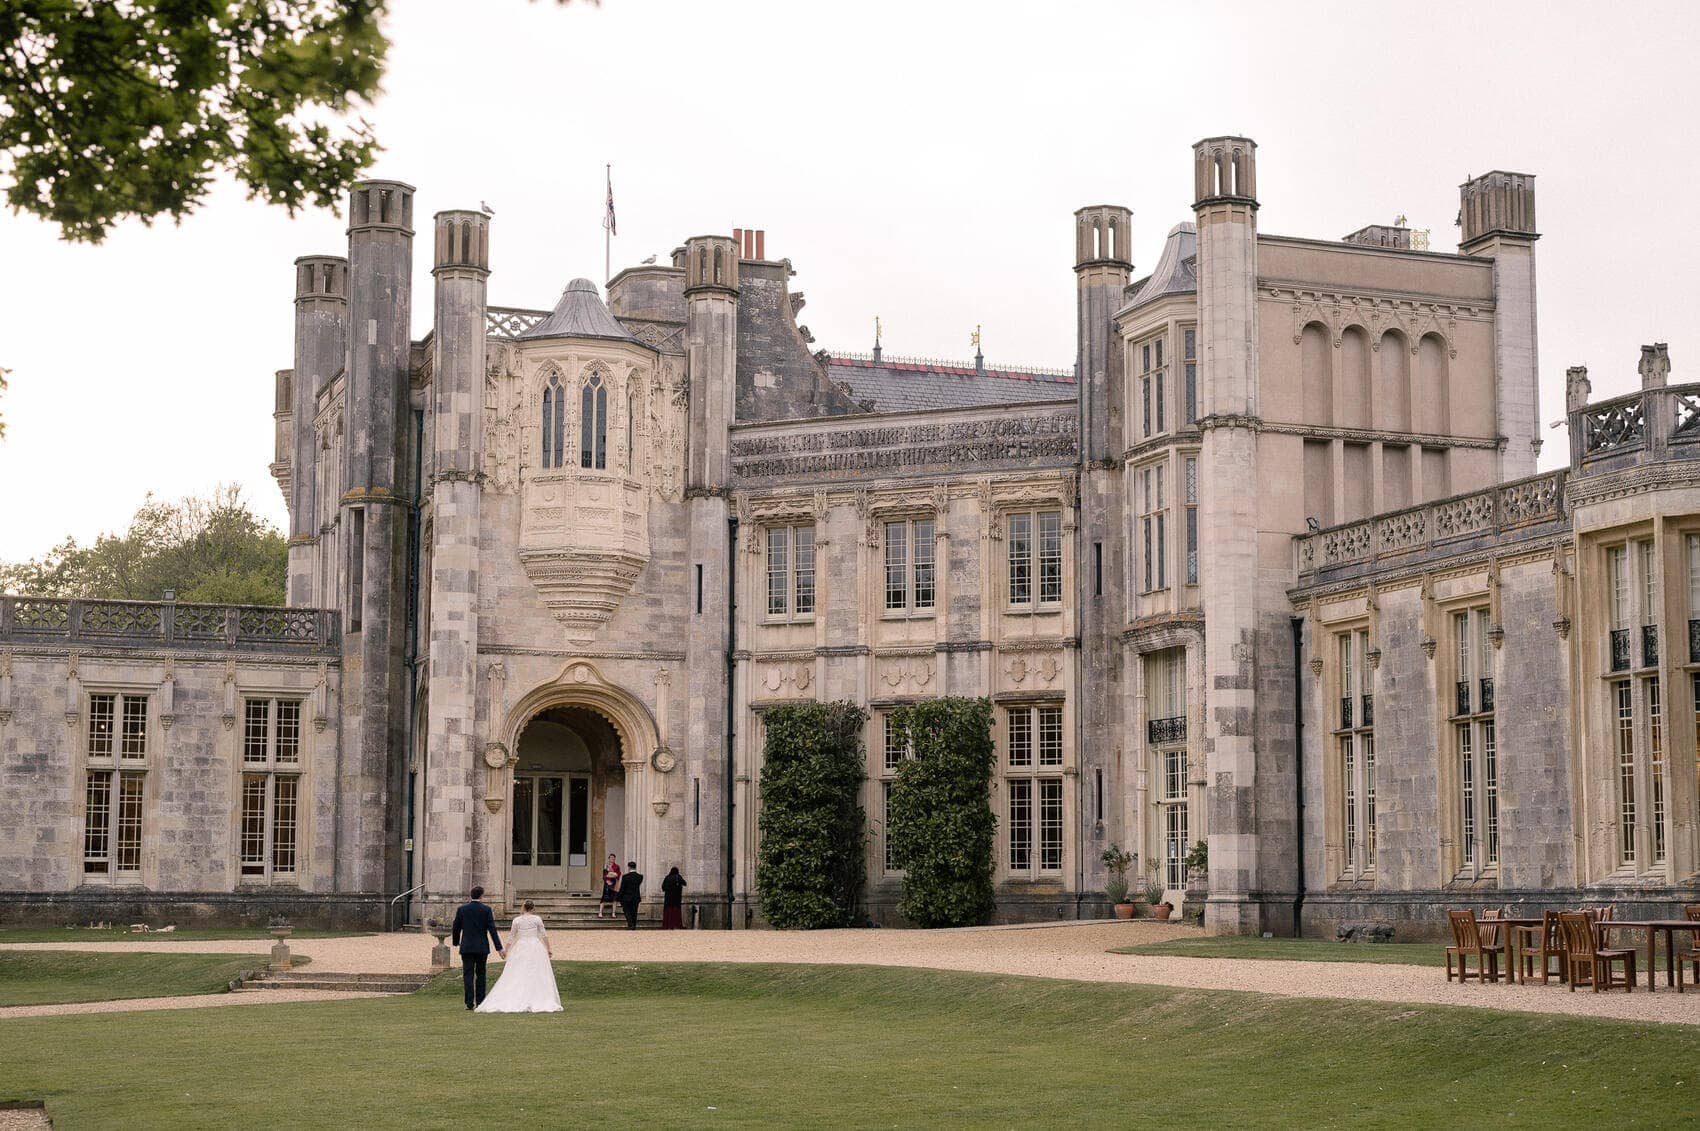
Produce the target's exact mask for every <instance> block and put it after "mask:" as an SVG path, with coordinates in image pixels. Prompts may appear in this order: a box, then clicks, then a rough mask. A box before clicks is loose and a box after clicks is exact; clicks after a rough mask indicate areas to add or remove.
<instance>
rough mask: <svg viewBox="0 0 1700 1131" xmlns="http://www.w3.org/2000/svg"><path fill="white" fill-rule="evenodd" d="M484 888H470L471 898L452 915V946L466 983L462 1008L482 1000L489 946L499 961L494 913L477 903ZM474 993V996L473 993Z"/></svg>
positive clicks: (487, 907)
mask: <svg viewBox="0 0 1700 1131" xmlns="http://www.w3.org/2000/svg"><path fill="white" fill-rule="evenodd" d="M483 898H484V889H483V888H482V887H475V888H473V889H472V899H471V901H470V902H468V903H463V904H461V905H460V909H459V910H458V911H456V912H455V925H454V940H453V942H454V945H455V946H458V947H459V948H460V977H461V981H462V982H464V983H465V984H466V1008H468V1009H471V1008H472V1007H473V1006H475V1005H478V1004H480V1003H481V1002H483V1000H484V964H485V963H486V962H488V961H489V960H490V945H491V944H492V943H494V944H495V947H496V953H497V954H500V955H501V956H502V957H503V958H506V957H507V953H506V952H505V951H503V950H502V936H501V935H498V934H497V933H496V914H495V912H493V911H491V910H490V905H489V904H487V903H481V902H480V900H482V899H483ZM475 990H476V993H475V992H474V991H475Z"/></svg>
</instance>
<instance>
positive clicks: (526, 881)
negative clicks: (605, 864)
mask: <svg viewBox="0 0 1700 1131" xmlns="http://www.w3.org/2000/svg"><path fill="white" fill-rule="evenodd" d="M511 862H512V865H513V884H514V887H515V889H517V890H519V891H569V892H588V891H589V890H590V882H591V877H590V777H589V775H588V774H549V773H541V774H516V775H514V795H513V854H512V856H511Z"/></svg>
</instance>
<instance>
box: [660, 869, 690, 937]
mask: <svg viewBox="0 0 1700 1131" xmlns="http://www.w3.org/2000/svg"><path fill="white" fill-rule="evenodd" d="M684 925H685V877H683V876H681V875H679V869H678V868H677V867H675V868H674V869H673V870H672V871H670V872H668V873H667V878H666V879H664V880H662V881H661V929H662V930H663V931H676V930H678V929H679V928H680V927H683V926H684Z"/></svg>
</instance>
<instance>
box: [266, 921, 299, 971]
mask: <svg viewBox="0 0 1700 1131" xmlns="http://www.w3.org/2000/svg"><path fill="white" fill-rule="evenodd" d="M293 931H294V928H293V927H273V928H271V936H272V939H273V940H274V941H273V942H272V959H271V962H270V964H269V965H270V966H271V968H272V969H273V970H287V969H289V966H290V957H289V936H290V934H291V933H292V932H293Z"/></svg>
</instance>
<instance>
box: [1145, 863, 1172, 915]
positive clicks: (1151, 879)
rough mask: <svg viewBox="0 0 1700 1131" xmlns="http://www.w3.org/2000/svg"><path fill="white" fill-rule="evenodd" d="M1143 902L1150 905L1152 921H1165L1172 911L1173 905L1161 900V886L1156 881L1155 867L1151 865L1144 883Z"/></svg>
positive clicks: (1158, 881) (1159, 882)
mask: <svg viewBox="0 0 1700 1131" xmlns="http://www.w3.org/2000/svg"><path fill="white" fill-rule="evenodd" d="M1145 902H1147V903H1149V904H1150V905H1151V917H1152V918H1153V919H1167V918H1168V917H1169V914H1170V913H1171V912H1173V911H1174V909H1175V906H1174V904H1172V903H1170V902H1168V901H1167V900H1165V899H1164V898H1163V884H1162V882H1161V881H1160V880H1158V879H1157V865H1155V864H1153V865H1151V871H1150V873H1149V876H1148V878H1147V879H1146V881H1145Z"/></svg>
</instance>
